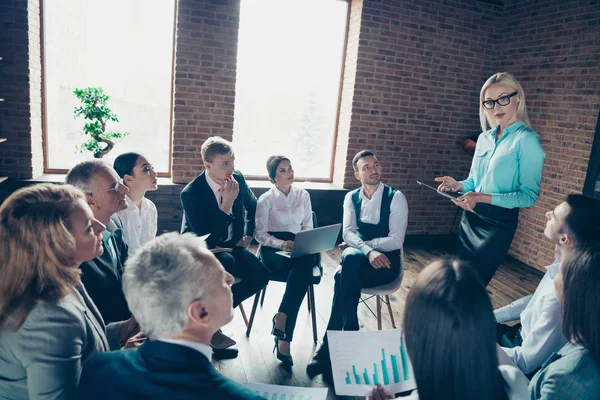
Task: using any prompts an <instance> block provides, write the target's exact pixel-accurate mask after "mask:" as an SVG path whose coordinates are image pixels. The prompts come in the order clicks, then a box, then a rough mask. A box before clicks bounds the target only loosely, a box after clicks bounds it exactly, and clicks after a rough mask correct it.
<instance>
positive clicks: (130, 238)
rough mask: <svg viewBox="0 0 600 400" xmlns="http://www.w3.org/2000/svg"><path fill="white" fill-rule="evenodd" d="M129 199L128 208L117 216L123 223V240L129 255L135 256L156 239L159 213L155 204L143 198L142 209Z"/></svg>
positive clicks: (126, 197)
mask: <svg viewBox="0 0 600 400" xmlns="http://www.w3.org/2000/svg"><path fill="white" fill-rule="evenodd" d="M125 199H127V208H126V209H125V210H121V211H119V212H118V213H117V215H118V216H119V217H120V218H121V221H123V240H124V241H125V243H126V244H127V246H128V247H129V255H130V256H131V255H132V254H134V253H135V252H136V251H137V250H138V249H139V248H140V247H142V246H143V245H144V244H145V243H146V242H149V241H150V240H152V239H154V238H155V237H156V231H157V230H158V211H157V210H156V206H155V205H154V203H153V202H151V201H150V200H148V199H147V198H145V197H143V198H142V209H141V210H140V209H139V208H137V206H136V205H135V203H134V202H133V201H132V200H131V199H130V198H129V196H125Z"/></svg>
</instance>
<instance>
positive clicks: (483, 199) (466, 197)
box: [452, 192, 492, 211]
mask: <svg viewBox="0 0 600 400" xmlns="http://www.w3.org/2000/svg"><path fill="white" fill-rule="evenodd" d="M452 201H453V202H454V204H456V205H457V206H459V207H460V208H463V209H465V210H467V211H473V208H475V206H476V205H477V203H488V204H489V203H491V202H492V196H491V195H489V194H484V193H478V192H469V193H465V194H463V195H462V196H460V197H458V198H457V199H456V200H452Z"/></svg>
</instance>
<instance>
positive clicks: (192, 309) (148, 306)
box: [77, 232, 262, 400]
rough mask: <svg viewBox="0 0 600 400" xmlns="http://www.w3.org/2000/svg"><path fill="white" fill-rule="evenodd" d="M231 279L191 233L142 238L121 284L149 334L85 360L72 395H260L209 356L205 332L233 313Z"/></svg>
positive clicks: (114, 398) (244, 399) (243, 398)
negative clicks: (138, 342) (135, 345)
mask: <svg viewBox="0 0 600 400" xmlns="http://www.w3.org/2000/svg"><path fill="white" fill-rule="evenodd" d="M232 283H233V277H232V276H231V275H230V274H229V273H227V272H226V271H225V269H224V268H223V267H222V266H221V264H220V263H219V261H218V260H217V259H216V258H215V256H214V255H213V254H212V253H211V252H210V251H209V250H208V249H207V248H206V245H205V243H204V241H203V240H202V239H200V238H197V237H195V236H194V235H191V234H183V235H179V234H178V233H174V232H172V233H167V234H164V235H161V236H159V237H158V238H156V239H155V240H154V241H152V242H150V243H148V244H146V245H145V246H144V247H142V248H141V249H140V250H139V251H138V252H137V253H136V254H135V256H133V257H132V258H131V260H130V261H129V262H128V263H127V268H126V270H125V274H124V276H123V290H124V291H125V297H126V298H127V302H128V304H129V307H130V309H131V311H132V312H133V314H134V315H135V317H136V319H137V321H138V322H139V324H140V327H141V329H142V331H143V332H144V333H146V334H147V335H148V336H149V339H148V340H146V342H145V343H144V344H143V345H142V346H141V347H140V348H139V349H137V350H125V351H120V352H108V353H103V354H98V355H96V356H95V357H94V358H92V359H91V360H90V361H88V362H87V363H86V364H85V366H84V369H83V374H82V376H81V381H80V384H79V389H78V392H77V398H79V399H86V400H89V399H111V400H119V399H133V398H135V399H140V398H147V399H150V398H152V399H169V400H174V399H192V398H193V399H240V400H257V399H261V398H262V397H259V396H256V395H255V394H253V393H252V392H251V391H249V390H248V389H246V388H245V387H243V386H242V385H240V384H238V383H236V382H234V381H231V380H229V379H227V378H225V377H224V376H223V375H221V374H220V373H218V372H217V371H216V370H215V369H214V367H213V366H212V364H211V362H210V357H211V348H210V346H209V343H210V340H211V337H212V336H213V334H214V333H215V332H216V331H217V330H218V329H219V328H220V327H221V326H223V325H225V324H227V323H228V322H229V321H231V318H232V315H233V314H232V311H233V309H232V304H233V298H232V293H231V289H230V285H231V284H232Z"/></svg>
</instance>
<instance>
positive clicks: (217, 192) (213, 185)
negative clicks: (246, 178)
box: [204, 171, 233, 242]
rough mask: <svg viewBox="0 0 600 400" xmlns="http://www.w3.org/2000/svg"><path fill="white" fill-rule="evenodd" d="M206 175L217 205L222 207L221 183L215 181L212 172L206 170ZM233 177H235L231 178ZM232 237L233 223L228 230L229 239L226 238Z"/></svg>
mask: <svg viewBox="0 0 600 400" xmlns="http://www.w3.org/2000/svg"><path fill="white" fill-rule="evenodd" d="M204 176H205V177H206V182H207V183H208V186H210V188H211V189H212V191H213V193H214V194H215V199H217V205H218V207H219V208H220V207H221V185H219V184H218V183H217V182H215V181H214V180H213V179H212V178H211V177H210V174H209V173H208V171H206V172H205V173H204ZM231 179H233V178H231ZM225 214H227V213H225ZM231 239H233V224H229V230H228V231H227V240H225V241H226V242H228V241H230V240H231Z"/></svg>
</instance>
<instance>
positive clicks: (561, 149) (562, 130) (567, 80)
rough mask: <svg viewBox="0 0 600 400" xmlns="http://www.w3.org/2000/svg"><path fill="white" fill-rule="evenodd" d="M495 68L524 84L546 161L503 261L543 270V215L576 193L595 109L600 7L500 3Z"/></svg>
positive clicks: (550, 249) (548, 253)
mask: <svg viewBox="0 0 600 400" xmlns="http://www.w3.org/2000/svg"><path fill="white" fill-rule="evenodd" d="M504 15H505V16H506V17H505V18H504V20H503V23H501V24H500V25H501V26H503V27H504V29H503V31H502V37H503V45H502V52H501V54H500V55H499V56H498V57H497V59H498V61H499V69H501V70H506V71H510V72H512V73H513V74H514V75H515V76H516V77H517V79H519V81H520V82H521V84H522V85H523V89H524V91H525V93H526V95H527V108H528V111H529V116H530V118H531V123H532V125H533V127H534V129H535V130H536V131H537V132H538V133H539V134H540V137H541V139H542V146H543V147H544V150H545V151H546V161H545V165H544V174H543V179H542V186H541V190H540V197H539V199H538V202H537V203H536V204H535V206H533V207H532V208H531V209H528V210H523V211H522V212H521V216H520V225H519V230H518V231H517V235H516V237H515V240H514V241H513V246H512V248H511V251H510V254H511V255H513V256H514V257H515V258H517V259H519V260H521V261H523V262H524V263H526V264H528V265H533V266H536V267H540V266H543V265H548V264H549V263H550V262H551V261H552V259H553V254H554V246H553V245H552V244H551V243H550V242H549V241H548V240H547V239H545V237H544V235H543V227H544V224H545V216H544V213H545V212H546V211H548V210H551V209H553V208H554V207H556V205H558V204H559V203H560V202H562V200H563V199H564V197H565V195H567V194H569V193H581V192H582V190H583V184H584V181H585V175H586V172H587V167H588V162H589V156H590V151H591V148H592V142H593V140H594V130H595V126H596V121H597V119H598V112H599V105H600V80H599V77H600V7H599V5H598V2H597V1H564V0H552V1H548V0H545V1H535V2H534V1H523V0H507V1H506V5H505V10H504Z"/></svg>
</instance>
